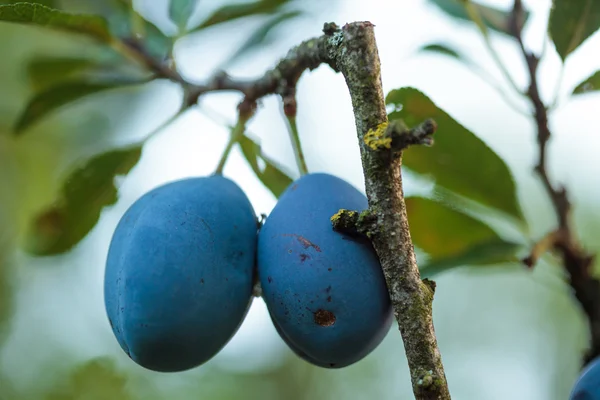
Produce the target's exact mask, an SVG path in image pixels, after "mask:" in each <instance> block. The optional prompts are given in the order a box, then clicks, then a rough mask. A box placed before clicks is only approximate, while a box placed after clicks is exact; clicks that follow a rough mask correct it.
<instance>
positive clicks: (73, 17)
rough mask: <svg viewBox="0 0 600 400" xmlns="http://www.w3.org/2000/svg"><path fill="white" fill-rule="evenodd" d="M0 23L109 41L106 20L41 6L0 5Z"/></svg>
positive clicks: (29, 4) (31, 4) (24, 4)
mask: <svg viewBox="0 0 600 400" xmlns="http://www.w3.org/2000/svg"><path fill="white" fill-rule="evenodd" d="M0 21H5V22H15V23H20V24H30V25H37V26H41V27H46V28H53V29H59V30H64V31H69V32H76V33H82V34H85V35H88V36H91V37H93V38H95V39H97V40H100V41H102V42H109V41H110V40H111V35H110V31H109V30H108V24H107V22H106V20H105V19H104V18H102V17H100V16H97V15H86V14H69V13H67V12H64V11H59V10H55V9H53V8H50V7H46V6H43V5H41V4H34V3H15V4H7V5H0Z"/></svg>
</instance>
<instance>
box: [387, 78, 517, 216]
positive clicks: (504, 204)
mask: <svg viewBox="0 0 600 400" xmlns="http://www.w3.org/2000/svg"><path fill="white" fill-rule="evenodd" d="M386 104H388V105H389V104H392V105H394V106H395V107H396V110H397V111H392V112H391V113H390V114H389V115H388V117H389V119H390V120H395V119H402V120H404V122H405V123H406V124H407V125H408V126H416V125H417V124H419V123H421V122H423V121H424V120H425V119H427V118H433V119H434V120H435V122H436V123H437V125H438V129H437V132H436V133H435V135H434V140H435V144H434V145H433V146H432V147H425V146H415V147H411V148H410V149H408V150H406V151H405V152H404V155H403V161H402V164H403V165H404V166H405V167H407V168H410V169H411V170H413V171H415V172H417V173H420V174H425V175H430V176H431V177H433V178H434V180H435V182H436V184H438V185H439V186H442V187H444V188H446V189H448V190H451V191H454V192H455V193H457V194H460V195H462V196H464V197H467V198H469V199H471V200H475V201H477V202H479V203H481V204H484V205H486V206H489V207H493V208H496V209H498V210H500V211H503V212H505V213H507V214H509V215H511V216H513V217H515V218H517V219H518V220H520V221H525V219H524V216H523V211H522V210H521V206H520V204H519V202H518V200H517V195H516V187H515V182H514V180H513V177H512V175H511V172H510V170H509V169H508V167H507V165H506V164H505V163H504V161H503V160H502V159H501V158H500V157H499V156H498V155H497V154H496V153H494V151H493V150H492V149H490V148H489V147H488V146H487V145H486V144H485V143H484V142H483V141H482V140H481V139H479V138H478V137H477V136H475V135H474V134H473V133H472V132H471V131H469V130H468V129H467V128H465V127H464V126H462V125H461V124H460V123H458V122H457V121H455V120H454V119H453V118H452V117H451V116H450V115H448V114H446V113H445V112H444V111H443V110H441V109H439V108H438V107H437V106H436V105H435V104H434V103H433V102H432V101H431V100H430V99H429V98H428V97H427V96H425V95H424V94H423V93H421V92H420V91H418V90H417V89H414V88H401V89H397V90H392V91H390V92H389V93H388V95H387V97H386Z"/></svg>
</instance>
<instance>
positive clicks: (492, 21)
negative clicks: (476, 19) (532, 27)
mask: <svg viewBox="0 0 600 400" xmlns="http://www.w3.org/2000/svg"><path fill="white" fill-rule="evenodd" d="M430 1H431V2H432V3H434V4H435V5H436V6H438V7H439V8H440V9H441V10H442V11H444V12H445V13H446V14H448V15H450V16H451V17H454V18H456V19H459V20H463V21H469V22H472V20H471V18H470V17H469V14H468V13H467V10H466V9H465V6H464V5H463V4H462V1H461V0H430ZM469 3H470V4H471V6H472V7H474V8H475V9H476V10H477V12H478V13H479V15H480V16H481V19H482V20H483V23H484V24H485V25H486V26H487V27H488V28H490V29H493V30H494V31H496V32H500V33H504V34H506V35H510V36H512V31H511V28H510V14H511V13H510V12H509V11H503V10H500V9H497V8H495V7H490V6H486V5H483V4H479V3H477V2H475V1H472V0H469ZM528 18H529V11H525V12H524V19H523V21H521V26H524V25H525V23H526V22H527V19H528Z"/></svg>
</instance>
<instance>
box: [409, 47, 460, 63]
mask: <svg viewBox="0 0 600 400" xmlns="http://www.w3.org/2000/svg"><path fill="white" fill-rule="evenodd" d="M418 51H419V52H429V53H438V54H443V55H445V56H450V57H453V58H456V59H457V60H462V59H463V56H462V55H460V54H459V53H458V52H457V51H456V50H454V49H452V48H450V47H449V46H448V45H445V44H441V43H431V44H428V45H425V46H423V47H421V48H419V50H418Z"/></svg>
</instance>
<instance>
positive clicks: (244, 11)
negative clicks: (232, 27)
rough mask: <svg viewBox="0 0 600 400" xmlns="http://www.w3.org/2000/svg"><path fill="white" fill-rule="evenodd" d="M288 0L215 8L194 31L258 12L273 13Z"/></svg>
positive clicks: (262, 0)
mask: <svg viewBox="0 0 600 400" xmlns="http://www.w3.org/2000/svg"><path fill="white" fill-rule="evenodd" d="M288 1H289V0H259V1H255V2H252V3H240V4H230V5H226V6H223V7H221V8H219V9H217V10H216V11H215V12H214V13H213V14H212V15H211V16H210V17H208V18H207V19H206V20H205V21H204V22H203V23H202V24H200V25H199V26H198V27H197V28H195V29H194V31H199V30H201V29H204V28H208V27H209V26H213V25H217V24H221V23H224V22H230V21H233V20H235V19H239V18H244V17H249V16H251V15H259V14H273V13H274V12H276V11H278V10H279V8H280V7H281V6H283V5H284V4H286V3H287V2H288Z"/></svg>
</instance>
